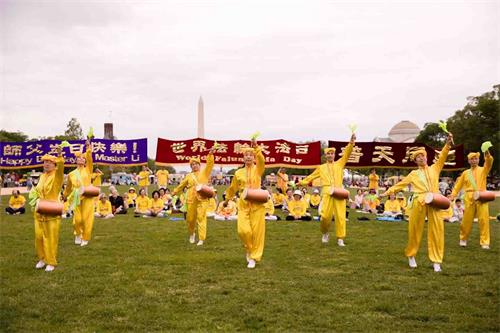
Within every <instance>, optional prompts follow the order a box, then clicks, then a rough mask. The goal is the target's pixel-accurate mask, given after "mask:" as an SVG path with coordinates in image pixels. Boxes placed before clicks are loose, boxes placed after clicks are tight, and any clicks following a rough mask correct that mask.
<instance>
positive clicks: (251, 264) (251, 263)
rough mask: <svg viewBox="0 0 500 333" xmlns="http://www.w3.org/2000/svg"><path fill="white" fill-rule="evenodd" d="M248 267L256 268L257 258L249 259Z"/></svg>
mask: <svg viewBox="0 0 500 333" xmlns="http://www.w3.org/2000/svg"><path fill="white" fill-rule="evenodd" d="M247 268H255V260H253V259H250V260H248V265H247Z"/></svg>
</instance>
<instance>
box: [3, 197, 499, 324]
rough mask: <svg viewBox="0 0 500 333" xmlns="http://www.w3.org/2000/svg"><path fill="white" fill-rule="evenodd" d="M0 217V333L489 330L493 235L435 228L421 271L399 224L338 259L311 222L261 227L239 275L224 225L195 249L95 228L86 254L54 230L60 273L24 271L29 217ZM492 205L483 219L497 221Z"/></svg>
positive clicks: (350, 236) (177, 240)
mask: <svg viewBox="0 0 500 333" xmlns="http://www.w3.org/2000/svg"><path fill="white" fill-rule="evenodd" d="M7 198H8V197H3V198H2V206H1V209H2V213H0V216H1V221H0V265H1V266H0V267H1V268H0V276H1V280H0V281H1V285H0V288H1V290H0V331H3V332H107V331H115V332H125V331H127V332H138V331H182V332H184V331H203V332H213V331H227V332H234V331H283V332H290V331H292V332H304V331H316V332H326V331H407V332H408V331H409V332H411V331H448V332H456V331H461V332H463V331H472V332H498V331H500V315H499V313H500V311H499V310H500V308H499V280H500V279H499V277H500V274H499V268H500V265H499V241H500V239H499V235H500V224H499V223H497V222H496V221H492V222H491V236H492V246H491V250H489V251H485V250H482V249H481V248H480V246H479V240H478V226H477V224H474V227H473V233H472V238H471V239H470V241H469V246H468V247H467V248H460V247H459V246H458V229H459V226H458V225H457V224H446V226H445V230H446V249H445V258H444V263H443V266H442V267H443V272H441V273H434V272H433V270H432V268H431V263H430V262H429V260H428V258H427V245H426V244H427V240H426V233H427V229H426V231H425V233H424V238H423V241H422V246H421V251H420V252H419V254H418V256H417V262H418V264H419V267H418V268H417V269H415V270H411V269H409V268H408V266H407V260H406V258H405V257H404V252H403V251H404V247H405V245H406V238H407V231H406V230H407V223H405V222H402V223H394V222H392V223H391V222H376V221H374V220H373V219H372V220H371V221H367V222H360V221H357V219H356V214H355V213H352V214H351V216H350V221H349V222H348V226H347V238H346V245H347V246H346V247H345V248H340V247H338V246H337V245H336V244H335V242H331V243H329V244H328V245H326V246H325V245H323V244H321V234H320V232H319V225H318V222H283V221H278V222H267V230H266V247H265V251H264V257H263V261H262V262H261V263H260V264H258V265H257V267H256V268H255V269H254V270H249V269H247V268H246V261H245V257H244V250H243V248H242V245H241V243H240V241H239V239H238V236H237V233H236V222H217V221H213V220H209V222H208V237H207V241H206V243H205V245H204V246H202V247H197V246H196V245H193V244H189V242H188V236H187V231H186V227H185V223H184V222H183V221H180V222H173V221H169V220H168V219H167V218H162V219H159V218H152V219H143V218H134V217H133V216H132V214H131V213H129V215H127V216H119V217H116V218H114V219H111V220H96V222H95V225H94V232H93V238H92V240H91V242H90V243H89V246H87V247H83V248H82V247H79V246H76V245H74V244H73V236H72V226H71V221H70V220H63V221H62V225H61V233H60V242H59V256H58V260H59V266H58V267H57V269H56V270H55V271H54V272H52V273H46V272H44V271H43V270H41V271H39V270H35V269H34V265H35V263H36V261H37V260H36V257H35V251H34V230H33V220H32V216H31V214H26V215H24V216H5V214H4V213H3V211H4V207H5V201H6V199H7ZM499 206H500V204H499V200H498V199H497V201H496V202H495V203H494V204H493V205H492V206H491V207H492V209H491V210H492V211H491V214H490V215H494V214H496V213H498V210H499Z"/></svg>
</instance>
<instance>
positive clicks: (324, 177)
mask: <svg viewBox="0 0 500 333" xmlns="http://www.w3.org/2000/svg"><path fill="white" fill-rule="evenodd" d="M355 140H356V135H354V133H353V134H352V136H351V139H350V142H349V144H348V145H347V146H346V148H345V150H344V154H343V156H342V158H340V159H339V160H338V161H336V162H334V160H335V148H325V150H324V151H325V157H326V163H324V164H322V165H320V166H319V167H318V168H317V169H316V170H314V172H313V173H312V174H310V175H309V176H307V177H306V178H304V179H303V180H301V181H300V184H301V185H307V184H309V183H310V182H312V181H313V180H314V179H316V178H320V179H321V186H322V193H321V212H320V216H321V217H320V221H321V226H320V229H321V232H322V233H323V236H322V238H321V241H322V242H323V243H328V241H329V240H330V234H329V230H330V224H331V223H332V216H333V215H334V214H335V235H336V237H337V244H338V246H345V244H344V238H345V236H346V226H345V213H346V201H345V200H341V199H336V198H334V197H332V196H331V195H330V192H331V189H332V187H343V186H342V180H343V178H344V166H345V164H346V163H347V160H348V159H349V156H350V155H351V152H352V148H353V147H354V142H355Z"/></svg>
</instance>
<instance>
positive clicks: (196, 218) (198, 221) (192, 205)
mask: <svg viewBox="0 0 500 333" xmlns="http://www.w3.org/2000/svg"><path fill="white" fill-rule="evenodd" d="M213 151H214V147H212V148H211V149H210V151H209V152H208V155H207V164H206V165H205V167H204V168H203V169H201V160H200V158H199V157H198V158H191V160H190V161H189V165H190V166H191V173H188V174H187V175H186V177H184V179H183V180H182V181H181V183H180V184H179V186H177V187H176V188H175V189H174V191H173V192H172V193H173V194H174V195H177V194H180V193H182V191H183V190H184V188H186V189H187V190H188V193H187V214H186V222H187V227H188V232H189V242H190V243H191V244H194V243H195V241H196V233H195V227H196V225H198V243H197V244H196V245H198V246H200V245H203V243H204V242H205V240H206V238H207V206H208V199H205V198H203V197H201V196H200V195H199V194H198V193H197V192H196V186H197V185H206V184H208V182H209V180H210V174H211V173H212V169H213V167H214V154H213Z"/></svg>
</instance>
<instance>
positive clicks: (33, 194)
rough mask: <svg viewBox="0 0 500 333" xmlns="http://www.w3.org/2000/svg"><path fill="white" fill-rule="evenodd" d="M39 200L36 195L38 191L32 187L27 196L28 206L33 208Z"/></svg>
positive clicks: (38, 196)
mask: <svg viewBox="0 0 500 333" xmlns="http://www.w3.org/2000/svg"><path fill="white" fill-rule="evenodd" d="M39 198H40V195H39V194H38V190H37V189H36V187H33V188H32V189H31V191H30V193H29V194H28V200H29V204H30V206H31V208H32V209H34V208H35V206H36V202H37V201H38V199H39Z"/></svg>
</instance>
